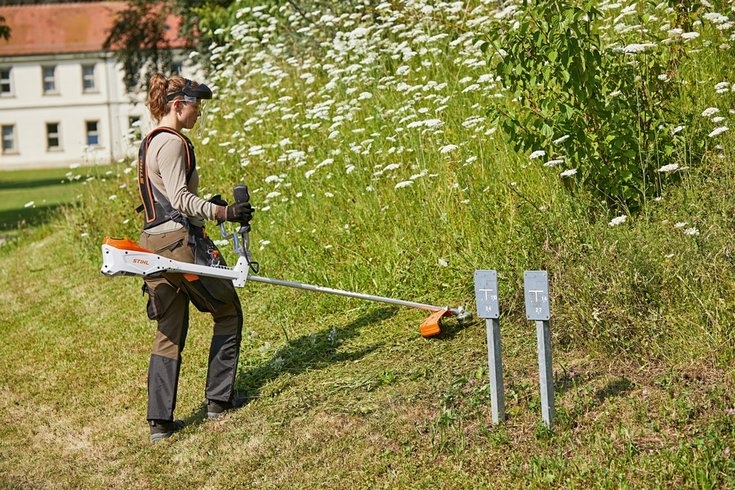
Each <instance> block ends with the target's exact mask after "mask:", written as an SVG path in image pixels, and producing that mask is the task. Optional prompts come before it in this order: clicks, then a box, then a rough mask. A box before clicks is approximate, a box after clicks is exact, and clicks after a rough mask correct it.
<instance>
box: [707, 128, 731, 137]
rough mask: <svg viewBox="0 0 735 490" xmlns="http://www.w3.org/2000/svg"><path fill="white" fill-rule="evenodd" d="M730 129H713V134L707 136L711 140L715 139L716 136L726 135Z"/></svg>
mask: <svg viewBox="0 0 735 490" xmlns="http://www.w3.org/2000/svg"><path fill="white" fill-rule="evenodd" d="M728 129H730V128H728V127H727V126H720V127H719V128H715V129H713V130H712V132H711V133H710V134H708V135H707V136H709V137H710V138H714V137H715V136H719V135H721V134H722V133H724V132H725V131H727V130H728Z"/></svg>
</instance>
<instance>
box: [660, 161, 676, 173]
mask: <svg viewBox="0 0 735 490" xmlns="http://www.w3.org/2000/svg"><path fill="white" fill-rule="evenodd" d="M678 169H679V164H678V163H669V164H668V165H664V166H663V167H661V168H659V169H658V171H659V172H661V173H669V172H674V171H675V170H678Z"/></svg>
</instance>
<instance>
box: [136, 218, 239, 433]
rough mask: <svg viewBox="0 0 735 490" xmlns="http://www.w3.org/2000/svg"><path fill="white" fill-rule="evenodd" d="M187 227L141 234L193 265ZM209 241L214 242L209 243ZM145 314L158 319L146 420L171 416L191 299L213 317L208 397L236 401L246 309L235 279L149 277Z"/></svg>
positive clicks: (148, 243) (144, 241)
mask: <svg viewBox="0 0 735 490" xmlns="http://www.w3.org/2000/svg"><path fill="white" fill-rule="evenodd" d="M192 242H193V240H192V238H191V237H190V234H189V232H188V231H187V230H186V229H181V230H176V231H172V232H167V233H161V234H149V233H146V232H143V233H142V234H141V236H140V245H141V246H142V247H144V248H146V249H148V250H151V251H153V252H155V253H157V254H159V255H162V256H164V257H169V258H172V259H175V260H178V261H181V262H189V263H194V262H195V259H194V253H195V251H194V245H193V243H192ZM210 243H211V242H210ZM143 290H144V291H145V292H147V293H148V304H147V312H148V317H149V318H150V319H151V320H156V321H157V322H158V329H157V332H156V335H155V338H154V340H153V349H152V352H151V358H150V364H149V366H148V414H147V418H148V420H173V416H174V410H175V408H176V392H177V389H178V384H179V372H180V370H181V359H182V358H181V352H182V351H183V350H184V346H185V344H186V335H187V333H188V330H189V302H191V303H192V304H194V306H195V307H196V308H197V309H198V310H199V311H202V312H209V313H211V314H212V318H213V319H214V331H213V335H212V341H211V344H210V348H209V365H208V369H207V380H206V386H205V396H206V398H207V400H215V401H219V402H229V401H232V398H233V395H234V387H235V374H236V372H237V363H238V358H239V355H240V341H241V339H242V321H243V317H242V307H241V306H240V299H239V297H238V295H237V292H236V291H235V287H234V286H233V284H232V281H230V280H227V279H216V278H211V277H199V276H193V275H190V274H174V273H171V274H165V275H164V276H163V277H161V278H156V279H146V280H145V284H144V286H143Z"/></svg>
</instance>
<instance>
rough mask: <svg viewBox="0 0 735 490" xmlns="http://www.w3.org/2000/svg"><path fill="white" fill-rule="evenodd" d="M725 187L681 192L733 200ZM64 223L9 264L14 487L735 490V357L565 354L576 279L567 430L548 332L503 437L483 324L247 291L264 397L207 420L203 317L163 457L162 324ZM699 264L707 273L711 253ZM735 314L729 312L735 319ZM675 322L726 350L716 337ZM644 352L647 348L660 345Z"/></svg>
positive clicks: (6, 337) (252, 377)
mask: <svg viewBox="0 0 735 490" xmlns="http://www.w3.org/2000/svg"><path fill="white" fill-rule="evenodd" d="M712 186H713V182H708V188H712ZM725 190H726V188H725V187H724V186H722V188H721V189H720V191H721V193H722V194H720V193H715V192H712V193H711V194H709V193H700V192H699V191H700V189H697V188H696V186H692V187H691V188H690V189H688V190H686V192H684V191H682V193H683V194H687V193H692V195H694V196H703V195H709V196H710V198H712V199H716V200H718V201H717V202H721V201H720V200H721V199H722V198H721V197H718V196H721V195H724V192H725ZM699 204H700V205H701V206H702V207H703V208H705V209H707V207H708V206H709V205H711V203H708V202H700V203H699ZM654 223H655V221H652V222H650V223H647V224H646V225H647V226H645V227H632V228H631V229H630V230H629V231H628V233H630V236H629V237H628V240H629V241H625V240H621V239H620V237H619V240H618V245H617V250H618V253H620V256H619V257H618V260H621V261H622V262H623V263H628V261H629V259H630V258H631V257H635V256H636V255H637V254H636V253H633V252H631V250H633V251H635V250H637V249H638V248H640V247H641V246H643V247H645V245H641V244H645V243H646V240H647V237H646V236H641V237H638V236H636V235H637V233H643V230H646V229H649V228H651V227H652V226H653V224H654ZM64 226H68V224H64ZM605 226H606V225H605ZM54 229H55V231H54V232H53V233H52V234H51V235H49V236H46V237H45V238H41V239H39V240H37V241H31V242H29V243H26V244H23V245H22V246H20V247H19V248H18V249H17V250H14V251H11V252H10V253H6V254H3V256H2V257H1V258H0V271H1V276H0V280H2V281H3V283H4V284H5V285H6V287H5V288H3V290H2V292H1V293H0V295H1V298H0V300H2V304H3V305H4V308H3V309H4V311H6V312H8V313H9V316H6V315H3V316H4V317H5V318H6V320H4V321H3V323H2V331H1V332H0V335H2V338H3V343H2V344H1V345H0V362H1V363H2V366H0V367H1V368H2V372H3V373H5V374H4V376H3V380H2V388H1V389H2V395H3V396H2V397H1V398H0V399H1V400H2V402H0V403H2V410H3V412H4V413H5V414H7V416H6V417H5V419H4V422H3V423H2V424H1V425H0V431H1V432H2V437H0V441H2V442H0V456H2V457H1V458H0V475H2V477H1V478H2V480H1V483H2V486H4V487H9V488H14V487H15V488H36V487H39V486H43V487H44V488H101V487H104V488H130V487H137V488H163V487H164V486H167V485H170V484H174V485H176V486H180V487H186V488H210V487H211V488H215V487H221V486H225V487H230V488H238V487H240V488H242V487H254V486H261V487H263V488H291V487H295V488H315V487H319V488H345V487H348V486H349V487H352V488H375V487H378V488H380V487H390V488H436V487H440V488H477V487H483V486H491V487H497V486H498V485H499V486H503V487H518V488H520V487H526V486H528V485H529V484H531V485H533V486H536V487H544V486H549V487H559V486H565V487H570V488H571V487H577V488H589V487H600V488H610V487H619V486H623V487H625V486H630V487H631V488H644V487H648V488H654V487H660V486H663V487H671V486H684V487H712V486H714V487H717V486H729V485H731V484H733V483H734V482H733V481H732V475H733V474H735V473H734V471H735V461H734V460H733V459H732V457H731V456H730V451H731V449H732V448H733V447H735V446H734V444H735V415H734V414H733V393H735V390H734V388H735V387H734V386H733V383H735V378H734V376H733V371H732V368H731V367H730V363H729V362H726V359H725V360H724V361H723V360H722V359H720V360H719V362H718V359H717V357H718V356H719V355H727V353H728V352H731V350H730V348H725V346H721V347H720V348H719V349H717V350H716V351H715V353H716V354H717V355H716V356H714V357H715V358H714V359H713V358H708V356H704V355H700V354H697V352H698V348H697V347H696V345H695V346H692V347H690V348H689V350H687V351H685V352H678V353H677V352H675V350H674V349H675V348H676V347H675V346H676V345H677V342H678V341H677V339H675V338H670V337H665V339H663V338H661V337H660V336H659V337H654V338H653V340H649V342H650V344H648V345H649V347H650V348H651V349H652V351H655V350H656V349H662V350H664V351H665V355H659V356H656V357H652V358H651V359H650V360H649V361H645V360H644V359H645V356H633V355H629V354H625V349H619V350H618V354H616V355H610V354H607V355H606V354H605V353H603V352H596V351H595V350H593V349H588V348H586V347H585V346H584V345H582V344H580V343H578V342H575V341H574V339H572V340H569V339H567V340H566V341H565V340H564V338H565V337H566V336H568V335H570V333H569V332H573V331H574V330H575V328H574V325H573V324H572V323H570V319H572V318H574V319H575V321H580V320H581V319H583V318H587V319H588V321H591V320H589V315H587V314H586V313H584V312H575V311H574V310H573V309H571V310H570V309H569V308H568V307H567V306H564V305H565V303H567V302H571V301H572V300H570V299H563V298H562V295H564V294H566V291H567V290H568V289H566V288H568V287H569V288H570V287H571V285H570V286H559V285H557V286H555V289H556V293H555V298H554V299H553V300H552V301H553V304H554V305H558V306H556V307H555V311H559V312H560V313H561V317H562V318H560V319H559V320H558V321H556V322H555V323H553V324H552V325H553V329H554V332H555V336H554V344H555V350H554V369H555V374H556V382H555V386H556V390H557V419H556V424H555V428H554V431H553V433H549V432H547V431H546V430H545V429H544V428H543V427H542V426H541V425H540V407H539V396H538V384H537V369H536V365H535V363H536V358H535V355H536V354H535V339H534V334H533V326H532V324H529V323H527V322H523V321H522V320H521V319H519V318H517V317H516V318H514V317H513V315H510V316H509V317H505V318H504V319H503V320H502V321H503V323H502V325H503V349H504V363H505V384H506V392H505V393H506V404H507V413H508V420H507V422H506V423H505V424H503V425H502V426H500V427H493V426H492V424H491V420H490V407H489V393H488V390H487V370H486V367H485V365H486V362H487V357H486V356H487V351H486V347H485V333H484V328H483V327H484V324H483V323H482V322H481V321H475V322H474V323H472V324H470V325H466V326H464V327H460V326H458V325H456V324H454V323H453V322H451V321H448V322H447V323H446V324H445V328H444V335H443V336H442V337H440V338H438V339H432V340H425V339H422V338H421V337H420V336H419V335H418V331H417V330H418V328H417V327H418V324H419V322H420V321H421V318H422V314H421V313H420V312H416V311H413V310H407V309H398V308H393V307H390V306H382V305H378V304H372V303H367V304H365V303H362V302H358V301H356V300H351V299H344V298H337V297H327V296H321V295H317V293H308V292H303V293H301V292H295V291H294V290H290V289H283V288H276V287H269V286H266V285H260V284H255V283H249V284H248V286H247V287H246V288H245V289H244V290H243V291H242V294H241V296H242V298H243V300H244V302H245V304H246V305H247V307H246V315H247V317H246V333H245V340H244V344H243V346H244V352H243V356H242V360H241V370H240V381H239V388H240V389H241V390H243V391H244V392H246V393H247V394H248V395H249V396H250V397H251V398H252V400H251V402H250V403H249V404H248V405H247V406H246V407H245V408H244V409H242V410H241V411H239V412H237V413H235V414H232V415H230V416H228V417H226V418H225V419H224V420H222V421H217V422H204V421H203V406H202V401H203V400H202V391H203V386H202V383H203V379H204V371H205V364H206V351H207V342H208V339H207V334H208V332H209V329H210V328H211V327H210V325H209V321H208V318H207V317H206V316H204V315H201V314H199V313H196V312H193V313H192V322H193V327H192V330H191V334H190V342H189V343H188V344H187V352H185V366H184V370H183V378H182V382H181V389H180V393H179V407H178V410H177V413H178V415H179V417H183V418H186V419H187V420H188V421H189V422H190V427H189V428H187V429H186V430H185V431H184V432H183V433H182V434H180V435H178V436H176V437H175V438H172V439H171V440H170V441H167V442H164V443H161V444H160V445H157V446H155V447H151V446H150V445H149V444H148V442H147V427H146V426H145V423H144V421H143V414H144V413H145V403H146V402H145V370H146V362H147V357H148V345H149V342H150V340H151V338H152V324H151V323H150V322H149V321H148V320H147V319H146V317H145V315H144V312H143V308H144V301H145V300H144V298H143V297H142V296H140V294H139V286H140V281H139V280H137V279H109V278H104V277H101V276H100V275H99V274H98V267H99V262H98V260H97V257H96V255H97V253H98V248H97V247H98V242H97V240H96V238H89V237H86V238H82V239H79V234H78V232H76V231H73V232H70V231H67V230H65V229H62V228H59V227H56V228H54ZM603 230H604V228H603ZM711 233H713V232H712V231H711ZM644 235H645V234H644ZM648 240H653V241H655V240H657V239H656V238H655V237H648ZM626 243H627V245H626ZM636 244H639V245H636ZM683 258H684V260H686V261H689V265H690V266H692V267H694V268H697V267H700V266H702V267H703V266H704V264H701V261H702V260H704V259H701V258H700V259H697V258H696V255H691V256H686V255H685V256H684V257H683ZM598 260H599V259H598ZM266 265H267V263H266ZM559 266H560V265H559V264H557V266H556V267H559ZM554 269H555V267H554ZM566 270H569V271H571V272H573V271H574V270H575V269H574V268H572V267H570V266H567V269H566ZM586 270H587V271H588V273H590V272H589V271H590V270H591V269H590V268H589V267H588V266H586ZM710 270H713V269H710ZM291 273H292V274H293V273H294V272H293V271H292V272H291ZM624 273H625V271H624V270H621V271H620V274H621V276H620V279H621V280H622V279H624V278H625V276H623V275H622V274H624ZM465 274H466V275H468V276H471V271H470V270H467V271H466V273H465ZM606 278H607V279H610V276H606ZM700 279H702V278H700ZM572 280H573V278H569V281H572ZM600 280H602V278H600ZM576 290H577V291H578V290H579V288H577V289H576ZM623 291H624V290H623ZM685 296H686V295H685ZM721 299H722V300H723V301H725V300H728V298H727V297H724V296H723V297H722V298H721ZM464 300H465V301H466V304H469V301H470V300H469V297H465V298H464ZM622 306H624V305H621V307H622ZM314 312H317V313H314ZM649 313H650V312H649ZM658 314H659V315H665V312H659V313H658ZM722 314H726V315H727V317H728V318H730V313H729V308H726V307H723V312H722ZM713 325H714V324H713ZM600 326H601V323H598V328H599V327H600ZM646 326H647V327H648V328H651V329H655V328H657V327H656V324H655V322H651V321H650V319H649V320H644V321H641V328H643V327H646ZM664 326H665V327H666V328H672V329H673V330H674V331H677V332H682V333H685V332H688V333H689V334H690V336H688V337H687V340H688V341H691V340H693V341H695V343H696V342H699V341H702V342H705V343H706V342H708V341H707V339H704V338H703V337H702V336H701V334H699V333H698V332H700V331H701V330H700V327H699V326H697V325H687V326H686V328H685V327H680V328H678V329H674V328H673V327H676V325H673V324H670V323H667V322H664ZM708 335H714V333H713V332H710V333H708ZM644 340H645V339H644ZM644 340H635V339H631V340H630V342H631V344H632V345H634V346H636V348H638V349H641V348H643V347H645V345H641V344H642V343H643V342H644ZM592 345H597V344H592ZM672 345H673V346H674V347H672ZM682 345H684V344H682ZM613 350H614V349H610V351H613ZM666 356H669V358H670V359H669V360H667V359H666ZM710 357H711V356H710ZM172 461H173V462H175V463H176V464H175V465H174V466H173V467H172V465H171V462H172ZM172 468H173V469H172ZM490 482H492V483H490Z"/></svg>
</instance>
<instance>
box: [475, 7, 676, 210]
mask: <svg viewBox="0 0 735 490" xmlns="http://www.w3.org/2000/svg"><path fill="white" fill-rule="evenodd" d="M595 3H596V2H592V1H584V2H574V1H569V0H544V1H539V2H534V3H528V4H524V5H523V7H522V8H521V9H519V10H518V12H517V14H516V15H515V17H514V21H515V23H514V26H513V27H512V28H509V29H505V30H498V31H497V32H493V33H490V35H489V37H490V38H491V43H490V44H488V45H486V47H487V48H490V46H492V47H493V48H494V51H493V53H494V54H496V56H494V57H493V59H492V61H491V65H493V66H494V68H495V70H496V72H497V73H498V75H500V76H501V77H502V79H503V83H504V84H505V86H506V87H507V89H508V91H509V93H510V94H512V97H513V100H514V101H515V104H514V105H512V106H510V107H508V106H500V105H499V106H497V107H494V108H492V109H491V110H490V112H491V114H492V115H493V116H494V118H495V119H496V120H497V121H498V123H499V125H500V127H502V129H503V130H504V131H505V132H506V133H507V134H508V135H509V136H510V137H511V139H512V141H514V144H515V147H516V150H518V151H534V152H538V153H536V154H537V155H538V154H541V155H544V156H545V158H546V159H547V160H549V161H548V162H547V163H546V165H547V166H555V165H559V166H561V167H562V168H566V169H567V170H569V171H570V172H577V171H578V172H579V174H578V178H577V180H578V181H580V182H582V184H583V185H584V186H585V187H587V188H588V189H589V190H591V191H592V192H593V193H595V194H598V195H599V196H600V197H602V198H603V199H604V200H605V201H607V202H608V203H609V204H611V205H613V206H614V207H623V208H625V209H627V210H631V211H634V210H637V209H640V207H641V205H642V203H643V202H644V201H645V200H646V199H647V198H650V197H653V196H655V195H657V194H658V193H659V192H660V189H661V187H660V186H661V184H662V182H661V180H660V178H659V176H660V175H661V174H660V172H657V169H658V168H660V167H662V166H663V165H666V164H669V163H671V162H672V161H674V160H675V159H676V156H677V150H678V149H679V148H680V140H679V138H680V137H679V136H677V135H676V131H675V130H674V128H675V126H676V124H677V123H676V121H678V119H677V116H676V114H675V112H676V111H675V103H676V100H677V99H678V96H677V91H678V90H679V84H677V83H674V82H673V81H671V78H670V74H671V73H674V72H675V66H676V63H677V62H678V59H679V56H680V52H679V50H678V48H677V45H676V44H665V43H662V42H660V41H659V40H655V39H650V40H649V41H648V42H647V43H640V42H638V43H636V44H630V45H628V46H625V47H622V46H618V47H611V46H608V45H606V43H605V42H604V40H603V39H602V38H601V36H600V34H599V32H598V31H597V30H596V29H595V27H596V26H597V22H598V19H600V17H601V15H600V14H601V12H600V11H599V10H597V8H596V6H595Z"/></svg>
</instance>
